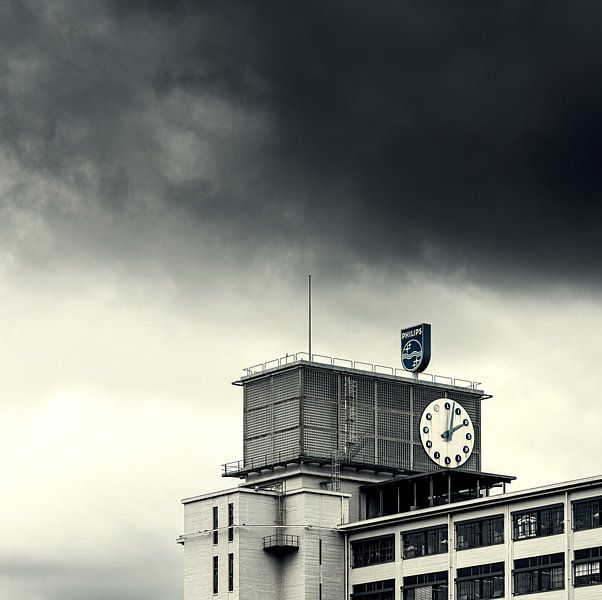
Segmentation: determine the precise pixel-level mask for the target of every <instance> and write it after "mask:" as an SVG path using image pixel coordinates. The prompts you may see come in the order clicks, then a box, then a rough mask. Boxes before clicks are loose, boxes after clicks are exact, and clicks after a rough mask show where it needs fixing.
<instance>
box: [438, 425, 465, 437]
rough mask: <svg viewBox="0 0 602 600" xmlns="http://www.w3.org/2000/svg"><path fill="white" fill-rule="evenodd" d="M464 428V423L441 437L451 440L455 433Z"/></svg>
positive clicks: (445, 432)
mask: <svg viewBox="0 0 602 600" xmlns="http://www.w3.org/2000/svg"><path fill="white" fill-rule="evenodd" d="M462 427H465V425H464V423H460V425H456V426H455V427H452V428H451V429H448V430H447V431H444V432H443V433H442V434H441V437H442V438H443V439H445V440H447V439H450V438H451V436H452V435H453V433H454V431H458V429H461V428H462Z"/></svg>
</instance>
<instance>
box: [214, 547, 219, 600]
mask: <svg viewBox="0 0 602 600" xmlns="http://www.w3.org/2000/svg"><path fill="white" fill-rule="evenodd" d="M213 593H214V594H219V557H218V556H214V557H213Z"/></svg>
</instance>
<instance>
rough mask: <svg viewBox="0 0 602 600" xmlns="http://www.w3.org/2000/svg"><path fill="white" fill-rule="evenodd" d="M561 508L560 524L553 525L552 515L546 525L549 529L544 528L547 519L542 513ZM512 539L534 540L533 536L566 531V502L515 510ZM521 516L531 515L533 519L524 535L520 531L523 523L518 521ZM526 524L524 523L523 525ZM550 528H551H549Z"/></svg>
mask: <svg viewBox="0 0 602 600" xmlns="http://www.w3.org/2000/svg"><path fill="white" fill-rule="evenodd" d="M553 510H560V521H559V524H558V525H551V523H553V522H554V519H552V518H551V517H550V519H549V521H548V525H546V526H545V527H546V528H547V529H545V530H544V524H545V523H546V521H545V520H544V519H542V518H541V517H542V515H543V514H544V513H545V512H547V511H550V512H551V511H553ZM511 516H512V541H513V542H520V541H522V540H532V539H533V538H538V537H547V536H549V535H560V534H562V533H564V525H565V514H564V504H563V503H556V504H548V505H546V506H538V507H534V508H528V509H524V510H518V511H514V512H513V513H512V514H511ZM521 517H531V518H532V519H533V520H531V521H530V522H529V523H528V528H529V531H528V534H527V535H524V534H521V533H520V528H521V524H519V523H518V520H519V519H520V518H521ZM523 526H524V525H523ZM548 529H549V530H548Z"/></svg>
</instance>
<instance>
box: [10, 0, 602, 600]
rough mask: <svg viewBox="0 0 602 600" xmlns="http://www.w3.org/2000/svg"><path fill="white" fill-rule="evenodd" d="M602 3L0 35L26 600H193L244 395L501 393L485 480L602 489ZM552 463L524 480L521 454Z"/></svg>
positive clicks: (185, 19)
mask: <svg viewBox="0 0 602 600" xmlns="http://www.w3.org/2000/svg"><path fill="white" fill-rule="evenodd" d="M601 19H602V10H601V9H600V7H599V6H598V5H597V3H595V2H571V3H557V2H547V3H545V4H544V3H537V2H525V1H520V2H519V1H512V2H510V1H507V2H498V3H475V2H468V1H466V2H464V1H462V2H455V3H454V4H453V6H452V5H451V4H449V3H448V2H443V1H433V2H401V3H400V2H380V3H378V6H373V5H370V6H368V4H366V3H363V2H354V1H349V0H346V1H345V2H343V1H341V2H334V1H333V2H329V3H324V2H305V3H303V4H298V3H282V2H256V3H249V2H246V1H245V2H243V1H241V2H228V3H224V2H165V3H161V2H143V1H139V2H127V3H123V2H113V3H110V2H107V3H104V2H90V3H82V2H75V1H59V0H57V1H53V2H52V3H43V2H34V1H33V0H32V1H27V2H17V1H12V2H8V3H6V4H5V5H4V6H3V7H2V8H0V75H1V76H0V109H1V110H0V326H1V331H2V332H3V342H4V343H3V345H2V346H0V348H1V350H0V352H1V353H2V358H3V360H2V361H1V362H0V364H1V365H2V367H1V371H0V402H2V407H3V410H2V419H1V421H0V433H1V436H0V449H1V450H2V456H4V457H5V459H6V465H7V466H6V467H5V469H4V470H3V484H4V486H3V508H4V510H3V511H0V525H1V527H2V531H3V532H5V535H4V536H3V539H2V540H1V541H0V599H1V600H4V599H6V600H15V599H18V600H72V599H73V600H76V599H77V600H81V599H86V600H87V599H90V600H101V599H102V600H105V599H106V598H124V599H125V598H127V599H128V600H138V599H140V600H142V599H144V600H159V599H161V600H166V599H169V600H171V599H176V598H180V597H181V581H182V568H181V562H180V548H179V547H177V546H176V545H175V543H174V540H175V537H177V535H178V534H179V533H180V527H181V507H180V506H179V505H178V500H179V498H181V497H184V496H187V495H193V494H196V493H201V492H208V491H211V490H213V489H215V488H218V487H221V486H227V485H232V484H234V483H235V482H232V481H230V480H225V481H224V480H221V479H220V477H219V468H218V465H219V464H220V463H222V462H226V461H229V460H234V459H237V458H239V456H240V454H241V447H240V429H241V419H240V398H239V390H238V389H237V388H234V387H232V386H230V382H231V381H232V380H234V379H235V378H236V377H237V376H238V375H239V374H240V372H241V369H242V368H243V367H244V366H247V365H250V364H254V363H257V362H260V361H262V360H266V359H269V358H272V357H275V356H278V355H283V354H285V353H286V352H294V351H298V350H301V349H303V348H304V346H305V328H306V323H305V311H306V307H305V285H306V280H305V278H306V275H307V273H308V272H312V273H313V275H314V282H315V286H314V291H315V294H314V297H315V307H314V308H315V310H314V314H315V321H314V331H315V338H314V339H315V349H316V351H318V352H321V353H324V354H334V355H337V356H347V357H352V358H355V359H358V360H367V361H373V362H377V363H380V364H392V365H395V364H396V363H397V360H398V352H399V349H398V347H397V336H398V329H399V327H400V326H401V325H407V324H411V323H413V322H420V321H429V322H431V323H432V324H433V332H434V340H433V345H434V355H433V361H432V371H433V372H435V373H441V374H444V375H447V374H450V375H454V376H459V377H466V378H472V379H477V380H481V381H483V382H484V386H485V389H486V390H487V391H489V392H490V393H492V394H493V395H494V398H493V399H492V400H488V401H487V403H486V406H485V409H484V423H483V428H484V442H483V449H484V457H483V461H484V462H483V466H484V468H485V469H486V470H490V471H493V472H502V473H509V474H515V475H518V476H519V481H518V483H517V486H516V487H518V486H522V487H524V486H527V485H533V484H537V483H550V482H552V481H556V480H562V479H569V478H572V477H576V476H580V475H591V474H594V473H595V472H596V470H597V469H599V467H598V461H597V456H598V454H599V451H598V449H597V448H596V440H597V439H598V431H599V427H600V426H601V425H602V418H601V414H600V409H599V403H598V401H597V395H596V394H597V389H598V388H599V384H600V375H599V370H598V364H597V363H598V357H599V356H600V355H601V353H602V347H601V342H600V341H599V336H598V335H597V332H598V331H600V329H601V327H602V309H601V308H600V283H601V279H600V273H601V271H600V267H599V264H600V249H599V246H600V242H599V238H600V204H599V197H600V187H601V183H602V180H601V178H600V173H601V171H600V166H599V161H600V156H601V152H600V150H601V148H600V143H601V142H600V140H601V139H602V136H601V135H600V134H601V133H602V132H601V127H602V118H601V112H600V106H602V102H601V100H602V87H601V84H600V78H599V73H600V72H601V71H602V68H601V67H602V65H601V64H600V62H601V61H602V58H601V57H602V52H601V50H602V48H601V47H600V46H601V44H602V42H600V36H599V31H600V30H601V25H602V23H600V21H601ZM527 455H528V456H530V457H532V459H533V460H532V461H525V456H527Z"/></svg>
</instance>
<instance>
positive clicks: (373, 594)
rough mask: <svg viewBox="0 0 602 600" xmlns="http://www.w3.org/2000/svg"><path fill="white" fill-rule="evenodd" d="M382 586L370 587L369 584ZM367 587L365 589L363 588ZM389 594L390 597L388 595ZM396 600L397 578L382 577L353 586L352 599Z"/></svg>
mask: <svg viewBox="0 0 602 600" xmlns="http://www.w3.org/2000/svg"><path fill="white" fill-rule="evenodd" d="M379 584H380V586H381V587H380V588H378V589H377V588H376V587H375V588H374V589H368V586H378V585H379ZM361 588H365V589H363V590H362V589H361ZM387 596H388V597H387ZM389 599H391V600H394V599H395V579H380V580H378V581H367V582H366V583H358V584H355V585H354V586H353V588H352V593H351V600H389Z"/></svg>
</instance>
